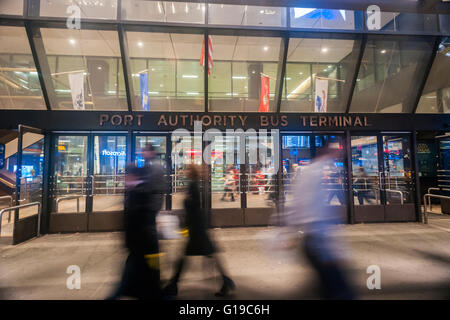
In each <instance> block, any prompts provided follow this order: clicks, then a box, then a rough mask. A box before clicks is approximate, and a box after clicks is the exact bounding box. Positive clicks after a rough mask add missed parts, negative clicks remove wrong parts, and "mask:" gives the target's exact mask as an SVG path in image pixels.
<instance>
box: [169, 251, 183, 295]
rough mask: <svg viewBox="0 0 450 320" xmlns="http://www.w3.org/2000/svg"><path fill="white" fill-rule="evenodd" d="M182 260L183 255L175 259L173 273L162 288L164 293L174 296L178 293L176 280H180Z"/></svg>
mask: <svg viewBox="0 0 450 320" xmlns="http://www.w3.org/2000/svg"><path fill="white" fill-rule="evenodd" d="M184 261H185V257H184V256H183V257H182V258H180V259H179V260H178V261H177V263H176V265H175V268H176V269H175V274H174V276H173V277H172V279H171V280H170V281H169V283H168V285H167V286H166V287H165V288H164V293H166V294H167V295H170V296H176V295H177V294H178V281H179V280H180V276H181V272H182V271H183V266H184Z"/></svg>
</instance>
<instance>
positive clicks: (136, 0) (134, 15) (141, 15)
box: [122, 0, 206, 24]
mask: <svg viewBox="0 0 450 320" xmlns="http://www.w3.org/2000/svg"><path fill="white" fill-rule="evenodd" d="M205 9H206V7H205V4H204V3H189V2H178V1H153V0H122V19H123V20H141V21H156V22H179V23H202V24H203V23H205Z"/></svg>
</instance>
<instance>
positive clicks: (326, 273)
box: [303, 235, 354, 300]
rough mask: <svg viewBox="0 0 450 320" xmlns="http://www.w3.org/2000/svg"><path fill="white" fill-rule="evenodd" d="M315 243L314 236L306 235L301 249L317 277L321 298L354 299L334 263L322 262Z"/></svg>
mask: <svg viewBox="0 0 450 320" xmlns="http://www.w3.org/2000/svg"><path fill="white" fill-rule="evenodd" d="M315 243H316V239H315V238H314V236H312V235H307V236H306V237H305V242H304V248H303V249H304V253H305V256H306V258H307V259H308V260H309V262H310V263H311V265H312V267H313V268H314V270H315V271H316V273H317V275H318V277H319V281H320V289H321V296H322V298H324V299H345V300H348V299H354V294H353V292H352V290H351V288H350V286H349V284H348V282H347V279H346V277H345V274H344V272H343V270H342V269H341V267H340V266H339V265H338V264H337V263H335V262H330V261H326V262H325V261H323V259H322V258H321V256H320V255H319V252H318V249H317V247H316V246H315ZM320 250H326V249H320Z"/></svg>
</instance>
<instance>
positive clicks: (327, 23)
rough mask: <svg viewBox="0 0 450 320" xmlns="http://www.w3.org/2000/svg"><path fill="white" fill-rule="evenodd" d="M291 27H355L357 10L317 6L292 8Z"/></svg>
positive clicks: (349, 28) (348, 28)
mask: <svg viewBox="0 0 450 320" xmlns="http://www.w3.org/2000/svg"><path fill="white" fill-rule="evenodd" d="M290 14H291V27H292V28H308V29H310V28H311V29H347V30H353V29H355V12H354V11H351V10H330V9H315V8H290Z"/></svg>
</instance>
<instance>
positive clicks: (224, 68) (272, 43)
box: [208, 36, 281, 112]
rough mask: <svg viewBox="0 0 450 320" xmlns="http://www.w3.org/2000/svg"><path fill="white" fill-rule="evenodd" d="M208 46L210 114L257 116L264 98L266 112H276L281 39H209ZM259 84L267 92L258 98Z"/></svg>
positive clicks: (229, 37) (224, 37) (259, 94)
mask: <svg viewBox="0 0 450 320" xmlns="http://www.w3.org/2000/svg"><path fill="white" fill-rule="evenodd" d="M211 43H212V50H213V57H214V61H213V66H212V68H211V69H210V72H211V74H210V77H209V84H208V88H209V109H210V111H213V112H223V111H226V112H258V111H259V110H261V105H262V100H263V99H264V97H266V100H264V101H265V102H268V106H269V108H268V109H269V112H275V109H276V106H275V89H276V82H277V74H278V66H279V63H278V62H279V56H280V49H281V39H280V38H274V37H273V38H266V37H235V36H211ZM216 66H217V67H216ZM262 84H266V85H267V84H268V87H269V90H268V95H265V94H263V97H262V98H261V92H263V91H265V90H264V87H263V89H262V88H261V87H262ZM264 110H265V109H264Z"/></svg>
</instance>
